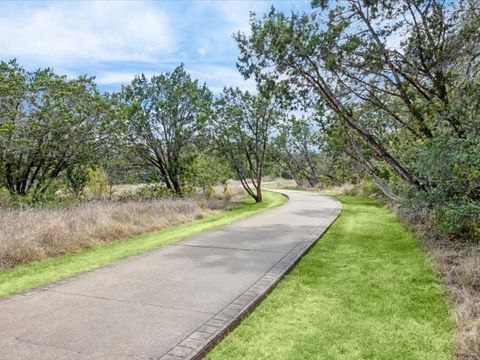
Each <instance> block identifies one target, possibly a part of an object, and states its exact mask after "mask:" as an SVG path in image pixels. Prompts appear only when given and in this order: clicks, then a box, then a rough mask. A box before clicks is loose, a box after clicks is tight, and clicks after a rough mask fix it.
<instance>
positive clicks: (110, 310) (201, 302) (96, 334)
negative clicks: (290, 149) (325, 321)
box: [0, 190, 341, 360]
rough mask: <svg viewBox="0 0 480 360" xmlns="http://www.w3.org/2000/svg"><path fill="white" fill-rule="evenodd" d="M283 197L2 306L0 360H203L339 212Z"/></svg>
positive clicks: (301, 195) (327, 201)
mask: <svg viewBox="0 0 480 360" xmlns="http://www.w3.org/2000/svg"><path fill="white" fill-rule="evenodd" d="M281 192H282V193H285V194H287V195H288V196H289V201H288V202H287V203H286V204H285V205H283V206H280V207H278V208H275V209H272V210H268V211H265V212H263V213H260V214H257V215H254V216H252V217H249V218H246V219H243V220H241V221H238V222H235V223H233V224H230V225H227V226H224V227H221V228H219V229H216V230H212V231H208V232H206V233H203V234H200V235H198V236H194V237H191V238H188V239H185V240H182V241H179V242H177V243H174V244H171V245H167V246H164V247H162V248H159V249H156V250H154V251H150V252H148V253H145V254H142V255H138V256H132V257H130V258H127V259H125V260H122V261H119V262H115V263H113V264H111V265H108V266H105V267H102V268H99V269H96V270H93V271H90V272H87V273H84V274H81V275H78V276H75V277H72V278H69V279H65V280H61V281H58V282H56V283H52V284H49V285H47V286H44V287H41V288H38V289H35V290H33V291H30V292H27V293H24V294H19V295H15V296H13V297H10V298H6V299H4V300H0V358H1V359H2V360H22V359H35V360H47V359H48V360H60V359H68V360H80V359H82V360H93V359H95V360H97V359H105V360H107V359H108V360H110V359H111V360H127V359H130V360H137V359H163V360H166V359H176V360H180V359H191V358H196V357H201V356H202V354H203V353H204V352H205V351H206V350H207V349H208V348H209V346H210V345H212V344H213V343H214V342H215V341H217V340H218V338H219V337H220V336H221V335H222V334H223V333H225V332H226V331H228V330H229V329H230V328H231V327H232V326H233V325H234V324H235V323H236V322H238V318H239V317H240V316H241V315H242V314H244V313H245V312H246V311H248V309H249V308H251V307H252V306H253V305H254V304H255V303H257V302H258V301H259V300H261V298H262V297H263V296H264V295H265V294H266V292H267V291H268V290H269V289H271V288H272V287H273V286H274V285H275V284H276V283H277V282H278V281H279V280H280V279H281V277H282V275H283V274H284V273H285V272H286V271H288V269H289V268H290V267H292V266H293V265H294V264H295V262H296V261H297V260H298V259H299V258H300V257H301V255H302V254H303V253H305V252H306V251H307V250H308V248H309V247H310V246H312V245H313V244H314V242H315V240H316V239H317V238H318V237H319V236H320V235H321V234H322V233H323V232H324V231H325V229H326V228H327V227H328V226H329V225H330V224H331V223H332V222H333V221H334V219H335V218H336V216H337V215H338V213H339V211H340V207H341V205H340V204H339V203H338V202H337V201H336V200H333V199H331V198H327V197H323V196H319V195H315V194H312V193H306V192H299V191H286V190H285V191H283V190H282V191H281Z"/></svg>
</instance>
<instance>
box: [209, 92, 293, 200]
mask: <svg viewBox="0 0 480 360" xmlns="http://www.w3.org/2000/svg"><path fill="white" fill-rule="evenodd" d="M215 109H216V116H215V117H214V118H213V120H212V122H211V131H212V134H213V138H214V139H215V141H216V144H217V146H218V150H219V152H220V153H223V154H224V156H225V157H226V158H227V159H228V161H229V162H230V164H231V165H232V167H233V169H234V170H235V173H236V174H237V176H238V178H239V180H240V182H241V183H242V186H243V187H244V189H245V191H246V192H247V193H248V194H249V195H250V196H251V197H252V198H253V199H254V200H255V201H256V202H261V201H262V177H263V175H264V167H265V164H266V161H267V156H268V154H269V151H270V150H271V149H270V148H271V140H272V136H273V132H274V130H275V125H276V124H277V123H278V122H280V121H281V119H282V118H283V117H284V114H283V113H282V111H281V110H279V108H278V103H277V101H276V98H275V97H273V96H271V95H269V94H266V93H265V92H260V94H258V95H253V94H250V93H249V92H242V91H240V90H239V89H232V88H229V89H225V90H224V91H223V93H222V95H221V96H220V97H219V99H218V101H217V102H216V107H215Z"/></svg>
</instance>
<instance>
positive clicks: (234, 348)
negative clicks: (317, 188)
mask: <svg viewBox="0 0 480 360" xmlns="http://www.w3.org/2000/svg"><path fill="white" fill-rule="evenodd" d="M340 200H341V201H342V202H343V211H342V213H341V215H340V217H339V218H338V219H337V221H336V222H335V223H334V225H333V226H332V227H331V229H330V230H328V232H327V233H326V234H325V236H323V237H322V238H321V239H320V241H319V242H318V243H317V244H316V245H315V246H314V248H313V249H312V250H311V251H310V253H308V255H306V256H305V257H304V258H303V259H302V260H301V262H300V263H299V264H298V265H297V266H296V267H295V269H294V270H293V271H292V272H291V273H290V274H289V275H288V276H286V278H285V279H284V280H283V281H282V282H281V283H280V284H279V286H278V287H277V288H276V289H275V290H274V291H273V292H272V294H271V295H269V296H268V297H267V299H265V301H264V302H263V303H261V305H260V306H259V307H258V308H257V309H256V310H255V311H254V312H253V313H252V314H251V315H250V316H249V317H248V318H247V319H245V320H244V321H243V322H242V323H241V324H240V326H239V327H238V328H237V329H236V330H234V331H233V332H232V333H231V334H230V335H229V336H227V338H226V339H225V340H224V341H223V342H221V343H220V344H219V345H218V346H217V347H216V348H215V349H214V350H213V351H212V352H211V353H210V354H209V356H208V358H209V359H210V360H212V359H251V360H254V359H255V360H257V359H276V360H278V359H288V360H295V359H299V360H300V359H301V360H305V359H335V360H338V359H352V360H354V359H355V360H358V359H392V360H393V359H395V360H405V359H419V360H420V359H422V360H425V359H432V360H441V359H451V358H452V339H453V326H452V322H451V319H450V315H449V312H448V309H447V305H446V300H445V296H444V294H443V291H442V288H441V286H440V285H439V283H438V281H437V279H436V278H435V276H434V274H433V273H432V270H431V267H430V265H429V263H428V261H427V260H426V258H425V254H424V252H423V250H422V248H421V247H420V246H419V243H418V242H417V240H416V239H415V238H414V237H413V236H412V235H411V233H410V232H409V231H407V230H406V229H405V228H404V226H403V225H402V224H400V222H399V221H398V220H397V219H396V217H395V216H394V215H393V214H392V213H391V212H390V211H389V210H387V209H386V208H384V207H381V206H379V205H377V204H376V203H374V202H372V201H370V200H367V199H364V198H358V197H341V198H340Z"/></svg>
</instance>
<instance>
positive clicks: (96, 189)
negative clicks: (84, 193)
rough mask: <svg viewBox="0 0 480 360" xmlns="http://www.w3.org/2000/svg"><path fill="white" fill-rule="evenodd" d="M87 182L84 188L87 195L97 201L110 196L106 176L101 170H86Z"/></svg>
mask: <svg viewBox="0 0 480 360" xmlns="http://www.w3.org/2000/svg"><path fill="white" fill-rule="evenodd" d="M86 173H87V177H88V181H87V183H86V188H87V189H88V193H89V194H90V195H91V196H92V197H94V198H97V199H100V198H105V197H107V196H109V195H110V182H109V181H108V174H107V173H106V171H105V170H103V169H102V168H90V169H87V172H86Z"/></svg>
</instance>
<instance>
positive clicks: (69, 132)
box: [0, 61, 109, 196]
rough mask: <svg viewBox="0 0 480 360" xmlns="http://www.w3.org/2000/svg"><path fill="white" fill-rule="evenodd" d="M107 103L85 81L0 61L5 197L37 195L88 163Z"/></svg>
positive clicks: (104, 132) (101, 134)
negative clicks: (26, 69) (63, 174)
mask: <svg viewBox="0 0 480 360" xmlns="http://www.w3.org/2000/svg"><path fill="white" fill-rule="evenodd" d="M108 124H109V103H108V100H107V99H106V98H105V97H104V96H102V95H100V93H99V92H98V91H97V89H96V87H95V84H94V83H93V80H92V79H91V78H88V77H85V76H81V77H79V78H76V79H72V80H69V79H67V78H66V77H65V76H59V75H56V74H55V73H54V72H53V71H52V70H51V69H42V70H37V71H34V72H28V71H25V70H24V69H23V68H22V67H21V66H19V65H18V64H17V63H16V62H15V61H10V62H8V63H7V62H1V63H0V129H1V130H0V177H1V179H2V182H3V183H4V184H5V186H6V187H7V188H8V190H9V192H10V193H11V194H16V195H25V194H27V193H28V192H31V193H32V194H33V195H34V196H35V194H42V193H44V192H46V191H47V190H48V188H49V186H50V185H51V184H52V182H53V181H54V180H55V179H56V178H57V177H58V176H59V175H60V174H61V173H62V172H64V171H65V170H67V169H69V168H71V167H75V166H77V165H81V164H88V163H90V162H92V161H94V159H95V157H96V155H98V153H99V152H100V150H101V146H102V144H104V143H105V142H106V139H107V137H108V129H109V126H108Z"/></svg>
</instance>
